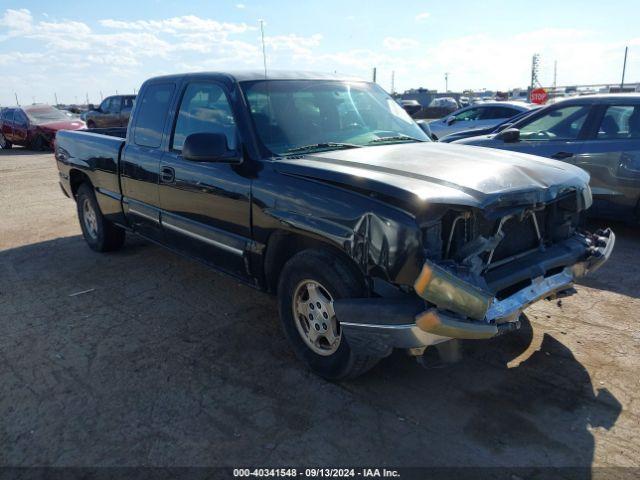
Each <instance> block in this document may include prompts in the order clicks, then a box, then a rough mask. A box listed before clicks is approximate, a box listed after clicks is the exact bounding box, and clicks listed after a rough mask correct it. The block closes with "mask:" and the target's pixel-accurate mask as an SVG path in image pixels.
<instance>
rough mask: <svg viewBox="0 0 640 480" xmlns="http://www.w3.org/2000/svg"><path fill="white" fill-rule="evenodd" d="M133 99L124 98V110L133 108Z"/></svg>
mask: <svg viewBox="0 0 640 480" xmlns="http://www.w3.org/2000/svg"><path fill="white" fill-rule="evenodd" d="M133 100H134V99H133V98H132V97H124V98H123V99H122V110H131V109H132V108H133Z"/></svg>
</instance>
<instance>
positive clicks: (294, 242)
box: [264, 230, 367, 293]
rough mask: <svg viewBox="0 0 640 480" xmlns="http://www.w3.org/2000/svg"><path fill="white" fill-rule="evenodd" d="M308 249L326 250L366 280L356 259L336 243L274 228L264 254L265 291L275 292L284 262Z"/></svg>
mask: <svg viewBox="0 0 640 480" xmlns="http://www.w3.org/2000/svg"><path fill="white" fill-rule="evenodd" d="M308 249H321V250H326V251H329V252H331V253H333V254H334V255H336V256H337V257H338V258H340V259H342V260H344V262H345V264H346V265H347V266H348V267H349V268H350V269H351V270H352V271H353V273H354V275H356V276H357V277H359V278H361V279H362V281H363V282H364V283H365V285H366V284H367V282H366V275H365V273H364V272H363V270H362V269H361V268H360V266H359V265H358V264H357V263H356V261H355V260H354V259H353V258H351V257H350V256H349V255H347V254H346V253H345V252H344V251H343V250H341V249H340V248H338V247H337V246H336V245H334V244H332V243H330V242H329V241H326V240H324V239H321V238H317V237H313V236H310V235H304V234H302V233H298V232H291V231H287V230H276V231H275V232H273V233H272V234H271V235H270V236H269V240H268V242H267V246H266V252H265V255H264V279H265V287H266V289H267V291H269V292H271V293H276V292H277V289H278V281H279V279H280V274H281V273H282V269H283V268H284V266H285V264H286V263H287V262H288V261H289V260H290V259H291V258H293V257H294V256H295V255H296V254H298V253H300V252H302V251H303V250H308Z"/></svg>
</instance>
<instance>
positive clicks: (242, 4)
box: [236, 3, 246, 10]
mask: <svg viewBox="0 0 640 480" xmlns="http://www.w3.org/2000/svg"><path fill="white" fill-rule="evenodd" d="M245 7H246V5H245V4H244V3H236V8H239V9H240V10H242V9H243V8H245Z"/></svg>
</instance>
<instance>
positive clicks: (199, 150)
mask: <svg viewBox="0 0 640 480" xmlns="http://www.w3.org/2000/svg"><path fill="white" fill-rule="evenodd" d="M182 158H184V159H185V160H191V161H193V162H219V163H241V162H242V158H241V157H240V152H239V151H238V150H235V149H230V148H229V145H228V144H227V136H226V135H224V134H223V133H192V134H191V135H189V136H187V138H186V139H185V141H184V145H183V146H182Z"/></svg>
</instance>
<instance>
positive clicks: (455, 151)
mask: <svg viewBox="0 0 640 480" xmlns="http://www.w3.org/2000/svg"><path fill="white" fill-rule="evenodd" d="M276 168H277V169H278V170H279V171H280V172H281V173H284V174H291V175H296V176H303V177H307V178H311V179H315V180H321V181H326V182H331V183H333V184H338V185H341V186H343V187H344V188H351V189H353V190H357V191H360V192H363V193H366V192H371V193H378V194H381V195H383V196H385V197H387V198H394V199H397V200H399V201H400V202H402V203H403V204H404V205H406V204H407V203H409V204H415V205H416V207H419V206H420V205H428V204H434V203H437V204H444V203H446V204H451V205H466V206H471V207H478V208H486V207H489V206H491V207H511V206H520V205H529V204H533V203H540V202H548V201H550V200H553V199H554V198H556V197H557V196H558V195H559V194H561V193H563V192H566V191H568V190H577V191H578V192H581V193H582V198H583V200H584V203H585V205H583V207H588V206H589V205H590V203H591V194H590V190H589V187H588V183H589V175H588V174H587V173H586V172H585V171H584V170H582V169H580V168H578V167H574V166H572V165H568V164H567V163H563V162H559V161H555V160H550V159H546V158H542V157H537V156H533V155H526V154H522V153H515V152H509V151H505V150H496V149H490V148H483V147H474V146H466V145H452V144H439V143H431V142H425V143H404V144H394V145H382V146H372V147H363V148H354V149H349V150H335V151H330V152H322V153H314V154H307V155H300V156H296V157H286V158H282V159H279V160H278V161H277V162H276Z"/></svg>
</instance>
